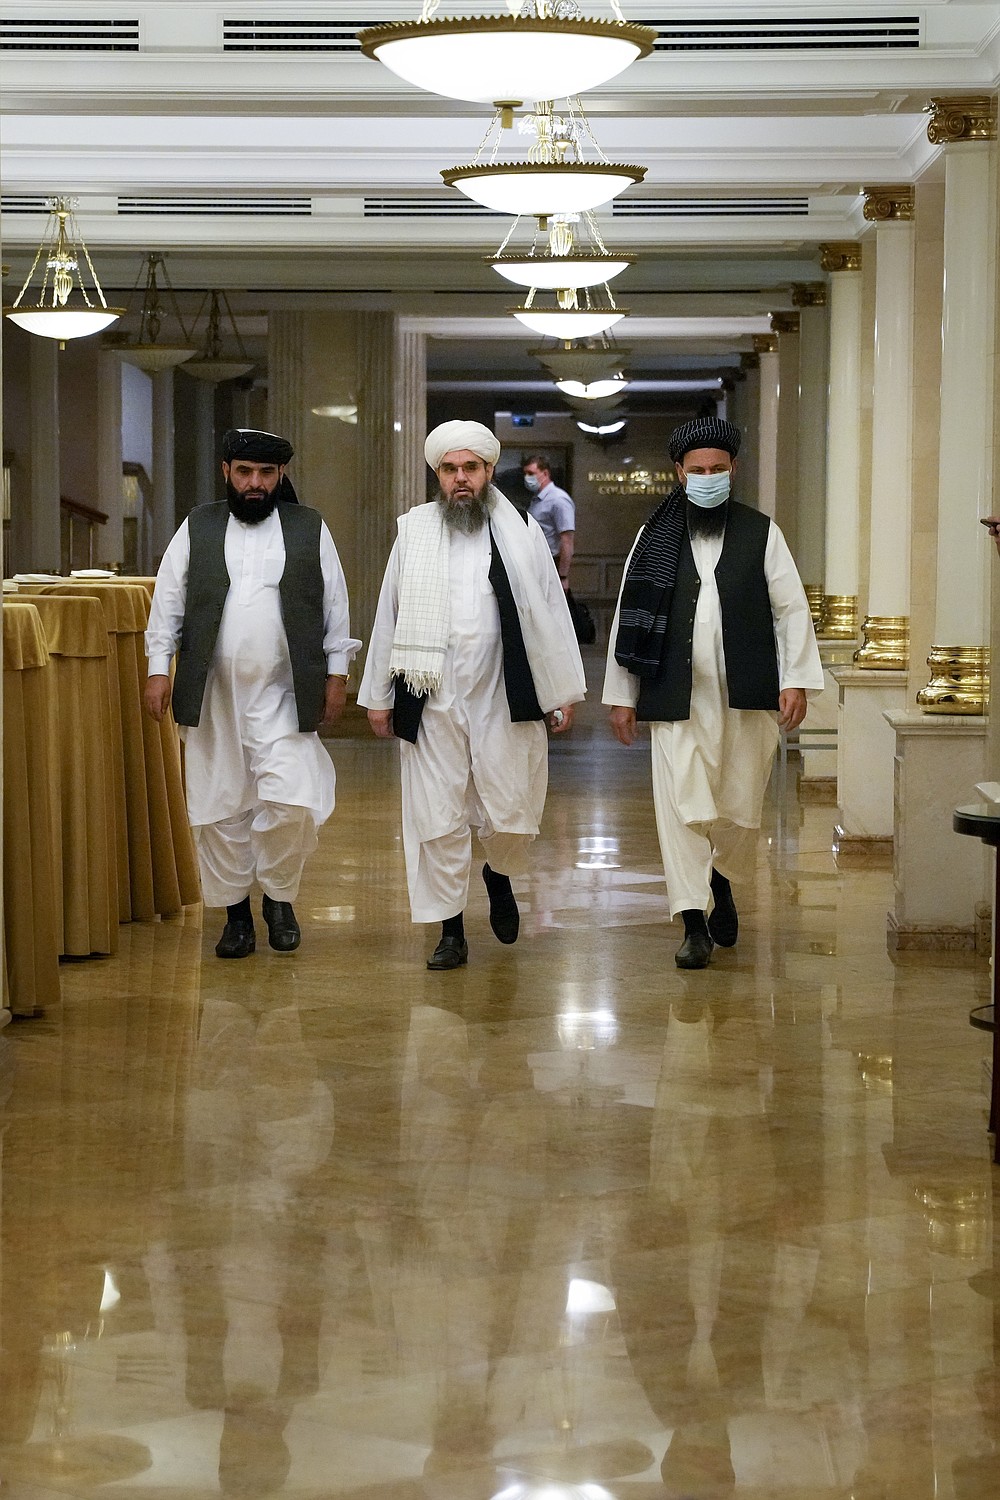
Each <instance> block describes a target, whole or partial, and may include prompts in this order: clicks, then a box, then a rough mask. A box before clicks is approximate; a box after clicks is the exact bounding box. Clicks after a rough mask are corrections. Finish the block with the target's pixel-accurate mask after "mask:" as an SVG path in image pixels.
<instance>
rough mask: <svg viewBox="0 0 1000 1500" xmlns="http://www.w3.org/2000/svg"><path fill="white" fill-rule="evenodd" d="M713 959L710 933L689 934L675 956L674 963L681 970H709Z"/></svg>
mask: <svg viewBox="0 0 1000 1500" xmlns="http://www.w3.org/2000/svg"><path fill="white" fill-rule="evenodd" d="M711 957H712V939H711V938H710V937H709V935H708V933H707V932H689V933H687V934H686V936H685V938H684V941H683V943H681V945H680V947H679V948H678V950H677V952H676V953H675V954H674V963H675V964H676V965H677V967H678V968H679V969H707V968H708V960H709V959H710V958H711Z"/></svg>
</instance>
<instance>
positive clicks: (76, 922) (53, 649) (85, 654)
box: [33, 594, 119, 958]
mask: <svg viewBox="0 0 1000 1500" xmlns="http://www.w3.org/2000/svg"><path fill="white" fill-rule="evenodd" d="M33 604H34V607H35V608H36V609H37V610H38V613H39V615H40V617H41V621H42V626H43V629H44V631H45V639H46V641H47V643H48V648H49V656H50V658H51V670H52V671H53V673H54V674H55V685H56V704H57V712H56V740H55V745H56V758H57V764H58V767H59V778H58V780H59V790H58V803H57V811H56V822H57V826H58V828H59V830H60V834H61V849H60V864H59V867H58V869H57V884H59V882H60V879H61V885H62V922H61V932H60V936H59V952H60V953H62V954H63V955H64V956H66V957H71V958H83V957H87V956H88V955H89V954H91V953H117V951H118V838H117V808H116V805H115V796H114V775H113V765H114V762H115V760H116V759H118V758H119V757H118V752H117V746H116V742H115V738H114V732H113V727H112V719H111V684H110V672H109V660H108V633H107V630H106V628H105V622H104V611H103V610H102V608H101V605H100V602H99V600H97V599H94V598H92V597H91V596H90V595H86V594H80V595H78V596H77V597H70V596H68V595H65V594H62V595H56V594H48V595H37V596H36V597H35V598H34V600H33Z"/></svg>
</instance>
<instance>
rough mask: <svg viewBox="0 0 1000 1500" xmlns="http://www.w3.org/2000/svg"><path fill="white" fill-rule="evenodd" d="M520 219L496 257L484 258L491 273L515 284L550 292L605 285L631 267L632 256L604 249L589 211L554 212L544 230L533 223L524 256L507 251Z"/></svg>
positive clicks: (595, 222)
mask: <svg viewBox="0 0 1000 1500" xmlns="http://www.w3.org/2000/svg"><path fill="white" fill-rule="evenodd" d="M520 222H521V220H520V216H519V217H518V218H517V219H515V221H514V223H513V224H512V225H511V227H510V229H509V231H508V233H507V236H506V238H505V239H504V241H503V244H502V245H501V246H500V248H499V250H498V251H497V253H496V254H495V255H487V256H485V257H484V259H485V261H486V264H487V265H488V266H492V267H493V269H494V271H496V272H498V273H499V275H501V276H503V277H505V278H506V280H507V281H513V282H515V283H516V284H517V285H519V286H533V287H538V288H541V289H547V290H549V291H557V290H562V289H564V288H569V287H575V288H577V289H579V288H580V287H585V286H598V285H600V284H601V283H604V284H607V282H609V281H611V280H612V279H613V278H614V277H615V276H620V275H621V273H622V272H623V271H625V270H627V269H628V267H629V266H631V265H634V263H635V257H634V256H632V255H614V254H612V253H611V251H609V250H608V247H607V246H606V245H605V243H604V240H603V238H602V237H601V231H600V229H599V228H598V226H597V220H596V219H595V218H594V215H593V214H592V213H589V212H588V213H584V214H553V215H552V216H551V217H550V218H549V219H548V221H547V223H548V227H547V229H545V230H542V229H541V228H539V227H538V225H537V223H536V228H535V232H534V235H533V238H532V242H531V246H530V248H529V249H528V251H527V253H521V254H518V253H517V252H515V251H513V250H510V251H509V250H508V249H507V246H508V245H509V244H510V241H511V239H512V238H513V236H514V234H515V232H516V231H517V228H518V226H519V224H520Z"/></svg>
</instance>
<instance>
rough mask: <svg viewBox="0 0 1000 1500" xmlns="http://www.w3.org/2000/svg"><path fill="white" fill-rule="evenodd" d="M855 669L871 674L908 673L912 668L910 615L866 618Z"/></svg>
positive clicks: (870, 616)
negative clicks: (861, 669)
mask: <svg viewBox="0 0 1000 1500" xmlns="http://www.w3.org/2000/svg"><path fill="white" fill-rule="evenodd" d="M862 633H863V635H864V641H863V643H862V645H861V648H860V650H858V651H855V653H854V663H855V666H858V667H863V668H864V669H865V670H866V671H868V672H905V671H906V670H907V668H908V667H909V665H910V617H909V615H866V616H865V623H864V625H863V626H862Z"/></svg>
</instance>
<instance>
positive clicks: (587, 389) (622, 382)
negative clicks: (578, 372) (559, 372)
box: [556, 375, 628, 401]
mask: <svg viewBox="0 0 1000 1500" xmlns="http://www.w3.org/2000/svg"><path fill="white" fill-rule="evenodd" d="M556 388H557V389H558V390H560V391H562V393H563V395H564V396H572V397H574V398H575V399H576V400H577V401H603V400H605V399H606V398H607V397H608V396H617V395H618V394H619V392H621V391H624V390H627V388H628V381H627V380H626V379H625V377H624V375H614V376H611V377H610V378H609V379H607V380H591V381H590V382H589V383H584V381H582V380H557V381H556Z"/></svg>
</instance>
